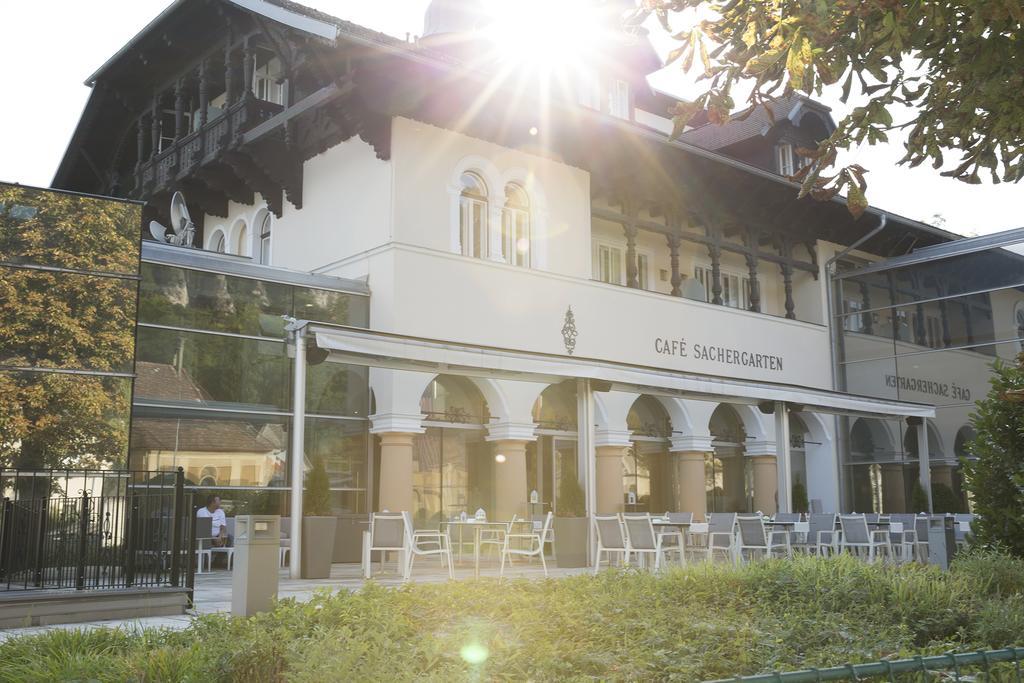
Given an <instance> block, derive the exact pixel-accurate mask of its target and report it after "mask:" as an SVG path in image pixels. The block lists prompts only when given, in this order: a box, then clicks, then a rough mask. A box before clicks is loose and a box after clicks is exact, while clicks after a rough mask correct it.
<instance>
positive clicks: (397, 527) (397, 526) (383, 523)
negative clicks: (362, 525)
mask: <svg viewBox="0 0 1024 683" xmlns="http://www.w3.org/2000/svg"><path fill="white" fill-rule="evenodd" d="M405 526H406V524H405V517H404V516H403V515H402V514H401V513H397V514H396V513H390V512H375V513H373V516H372V517H370V530H369V531H368V532H367V533H366V536H365V537H364V539H363V577H364V578H367V579H368V578H370V576H371V574H372V571H373V567H372V559H373V553H374V551H380V565H381V569H383V568H384V560H385V557H386V555H387V553H389V552H397V553H398V567H399V570H400V571H402V572H403V573H404V572H405V570H406V559H405V554H406V548H407V541H406V538H405Z"/></svg>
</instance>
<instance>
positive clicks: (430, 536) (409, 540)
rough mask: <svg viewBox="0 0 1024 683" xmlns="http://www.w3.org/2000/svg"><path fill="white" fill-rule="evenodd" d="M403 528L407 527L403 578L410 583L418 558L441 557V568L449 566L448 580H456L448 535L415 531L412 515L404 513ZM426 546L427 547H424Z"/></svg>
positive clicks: (431, 531)
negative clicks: (405, 560) (413, 565)
mask: <svg viewBox="0 0 1024 683" xmlns="http://www.w3.org/2000/svg"><path fill="white" fill-rule="evenodd" d="M402 521H403V522H404V524H403V526H404V527H405V545H406V557H407V562H406V565H405V568H404V574H403V578H404V579H405V580H406V581H408V580H409V577H410V576H412V564H413V562H414V561H415V560H416V557H417V556H425V557H428V556H431V555H440V556H441V566H442V567H443V566H445V565H447V566H448V578H449V579H454V578H455V570H454V569H453V568H452V546H451V542H450V541H449V539H448V534H447V533H445V532H443V531H435V530H432V529H419V530H417V529H413V526H412V513H410V512H408V511H406V512H403V513H402ZM424 544H426V546H425V547H424Z"/></svg>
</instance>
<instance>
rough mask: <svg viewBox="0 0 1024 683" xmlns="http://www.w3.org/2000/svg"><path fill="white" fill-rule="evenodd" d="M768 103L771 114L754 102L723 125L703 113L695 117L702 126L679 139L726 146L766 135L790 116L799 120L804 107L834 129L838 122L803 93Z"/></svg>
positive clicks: (693, 142)
mask: <svg viewBox="0 0 1024 683" xmlns="http://www.w3.org/2000/svg"><path fill="white" fill-rule="evenodd" d="M769 106H770V107H771V113H770V114H769V112H768V110H767V108H766V107H764V106H761V105H752V106H750V107H748V108H746V109H744V110H743V111H740V112H737V113H735V114H733V115H732V116H730V117H729V120H728V121H726V122H725V123H723V124H717V123H711V122H708V121H707V116H706V114H703V112H702V113H701V114H698V115H697V116H698V117H699V118H696V119H695V121H697V123H698V124H699V125H697V126H696V127H695V128H693V129H691V130H688V131H686V132H684V133H683V134H682V135H680V136H679V139H680V140H683V141H684V142H688V143H690V144H692V145H697V146H699V147H703V148H704V149H710V150H719V149H725V148H726V147H731V146H732V145H734V144H736V143H738V142H743V141H744V140H749V139H751V138H755V137H759V136H763V135H765V134H766V133H767V132H768V131H770V130H771V129H772V128H774V127H775V126H776V125H778V124H779V123H780V122H782V121H785V120H787V119H788V120H790V121H792V122H793V123H797V122H798V121H799V117H800V116H801V115H802V112H803V111H805V110H812V111H815V112H816V113H818V114H821V115H822V116H823V117H825V118H826V119H827V123H828V124H829V125H830V127H831V128H835V123H834V122H833V121H832V116H831V114H829V111H831V110H830V109H829V108H828V107H826V106H825V105H823V104H821V103H819V102H815V101H814V100H812V99H811V98H809V97H806V96H804V95H800V94H797V93H793V94H790V95H784V96H782V97H780V98H779V99H777V100H776V101H774V102H772V103H771V104H770V105H769ZM773 117H774V120H773Z"/></svg>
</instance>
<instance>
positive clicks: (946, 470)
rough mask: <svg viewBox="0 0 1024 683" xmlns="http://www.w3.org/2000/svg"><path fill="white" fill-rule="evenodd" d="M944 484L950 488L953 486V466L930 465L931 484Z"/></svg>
mask: <svg viewBox="0 0 1024 683" xmlns="http://www.w3.org/2000/svg"><path fill="white" fill-rule="evenodd" d="M935 484H945V485H946V486H948V487H949V488H950V490H952V488H953V466H952V465H932V485H933V486H934V485H935Z"/></svg>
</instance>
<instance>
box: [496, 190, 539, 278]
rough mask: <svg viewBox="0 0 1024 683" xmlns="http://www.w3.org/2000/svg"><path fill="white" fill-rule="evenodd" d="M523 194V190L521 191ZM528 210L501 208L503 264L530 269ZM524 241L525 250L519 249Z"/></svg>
mask: <svg viewBox="0 0 1024 683" xmlns="http://www.w3.org/2000/svg"><path fill="white" fill-rule="evenodd" d="M522 191H523V192H524V193H525V192H526V190H525V189H523V190H522ZM531 224H532V220H531V216H530V209H529V208H526V209H523V208H520V207H512V206H508V205H506V206H503V207H502V209H501V239H502V252H503V256H504V257H505V262H506V263H509V264H511V265H513V266H520V267H522V268H529V267H530V252H531V249H530V247H531V246H532V243H533V235H532V234H531ZM521 240H525V242H526V249H523V250H521V249H520V248H519V242H520V241H521Z"/></svg>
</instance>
